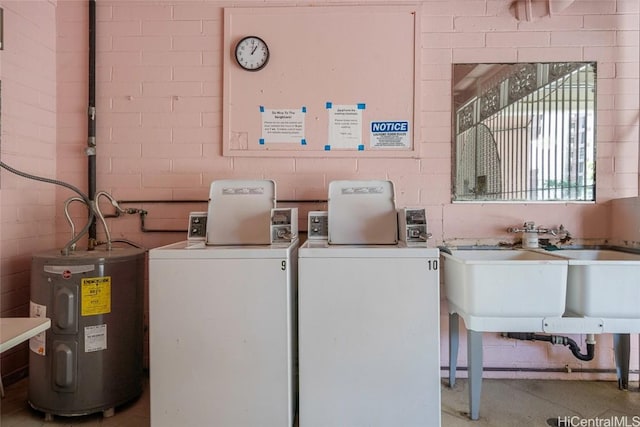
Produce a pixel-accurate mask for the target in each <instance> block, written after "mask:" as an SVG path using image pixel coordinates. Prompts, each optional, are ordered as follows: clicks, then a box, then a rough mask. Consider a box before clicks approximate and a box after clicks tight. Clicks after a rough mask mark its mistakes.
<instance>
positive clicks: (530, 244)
mask: <svg viewBox="0 0 640 427" xmlns="http://www.w3.org/2000/svg"><path fill="white" fill-rule="evenodd" d="M507 231H508V232H509V233H522V248H523V249H535V248H538V247H540V244H539V241H538V236H539V235H540V234H551V235H553V236H558V235H562V238H563V239H566V238H567V237H568V236H569V232H568V231H567V230H566V229H565V228H564V225H560V227H558V228H544V227H536V224H535V222H533V221H525V223H524V224H523V225H522V228H518V227H509V228H508V229H507Z"/></svg>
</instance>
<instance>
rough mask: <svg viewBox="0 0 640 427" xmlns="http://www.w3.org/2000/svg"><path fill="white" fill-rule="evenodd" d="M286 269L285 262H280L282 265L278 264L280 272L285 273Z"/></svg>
mask: <svg viewBox="0 0 640 427" xmlns="http://www.w3.org/2000/svg"><path fill="white" fill-rule="evenodd" d="M286 269H287V261H285V260H282V263H281V264H280V270H282V271H285V270H286Z"/></svg>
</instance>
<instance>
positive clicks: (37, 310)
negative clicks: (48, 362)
mask: <svg viewBox="0 0 640 427" xmlns="http://www.w3.org/2000/svg"><path fill="white" fill-rule="evenodd" d="M29 317H38V318H42V317H47V306H46V305H42V304H36V303H35V302H33V301H29ZM46 342H47V333H46V332H45V331H42V332H40V333H39V334H38V335H35V336H34V337H32V338H30V339H29V350H31V351H33V352H34V353H36V354H39V355H40V356H45V355H46V354H47V350H46V349H47V347H46V345H45V344H46Z"/></svg>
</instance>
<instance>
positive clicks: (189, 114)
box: [0, 0, 640, 367]
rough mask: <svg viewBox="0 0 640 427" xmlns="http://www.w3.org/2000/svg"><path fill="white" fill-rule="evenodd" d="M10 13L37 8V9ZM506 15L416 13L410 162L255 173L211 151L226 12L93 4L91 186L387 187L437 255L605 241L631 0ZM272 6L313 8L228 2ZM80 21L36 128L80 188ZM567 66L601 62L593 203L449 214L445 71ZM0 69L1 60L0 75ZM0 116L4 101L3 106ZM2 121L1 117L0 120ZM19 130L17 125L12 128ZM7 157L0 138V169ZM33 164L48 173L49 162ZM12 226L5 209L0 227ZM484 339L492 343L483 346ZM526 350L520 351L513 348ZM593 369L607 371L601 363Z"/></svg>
mask: <svg viewBox="0 0 640 427" xmlns="http://www.w3.org/2000/svg"><path fill="white" fill-rule="evenodd" d="M2 3H3V4H4V3H7V2H4V1H3V2H2ZM9 3H16V4H21V5H24V6H23V7H36V6H33V4H35V2H9ZM361 3H362V2H361ZM509 3H510V2H509V1H507V0H504V1H486V0H457V1H424V2H422V9H421V13H422V15H421V17H420V22H421V31H422V33H421V34H420V42H421V46H422V48H421V55H420V58H419V61H420V79H421V86H420V90H419V93H417V94H416V96H418V97H420V103H421V111H420V112H419V114H418V116H419V120H418V122H417V123H415V125H416V126H420V132H419V135H420V140H419V141H414V143H415V144H416V146H417V148H418V153H419V155H418V158H417V159H406V158H405V159H393V158H390V159H384V160H381V159H366V158H365V159H339V158H327V159H305V158H266V159H260V160H259V161H258V160H256V159H246V158H229V157H223V156H222V154H221V153H222V141H221V135H222V102H223V99H222V93H223V81H222V64H223V61H229V60H230V58H222V55H221V52H222V48H223V46H222V35H223V21H222V17H223V9H222V7H221V6H220V4H219V3H217V2H189V1H177V0H176V1H168V0H167V1H127V2H124V1H120V0H101V1H100V3H99V7H98V14H97V15H98V30H97V38H98V46H99V51H98V59H97V61H98V73H97V80H98V97H99V99H98V107H99V108H98V120H97V123H98V159H99V160H98V187H99V189H100V190H106V191H109V192H111V193H112V194H113V195H114V196H115V197H116V198H117V199H124V200H126V199H163V200H166V199H190V200H198V201H203V200H206V198H207V197H208V188H209V184H210V182H211V181H212V180H215V179H221V178H270V179H275V180H276V182H277V189H278V196H279V197H280V198H298V199H322V198H325V197H326V189H327V185H328V183H329V182H330V181H332V180H335V179H392V180H393V181H394V182H395V183H396V191H397V193H398V195H399V196H398V201H399V203H400V204H411V205H422V206H425V207H426V209H427V213H428V216H429V220H430V228H431V232H432V233H433V234H434V239H433V244H442V243H455V242H461V241H464V242H466V241H470V242H486V241H492V240H496V239H502V240H504V239H512V238H513V236H510V235H508V234H507V233H506V232H505V230H506V227H508V226H511V225H517V224H521V223H522V222H523V220H525V219H529V220H535V221H536V222H537V223H540V224H543V225H555V224H558V223H563V224H564V225H565V226H566V227H567V228H568V229H570V230H571V231H572V233H573V235H574V236H576V237H577V238H579V239H584V240H585V241H590V240H598V239H604V238H607V237H608V234H609V233H610V227H609V225H608V224H609V218H610V209H609V208H608V205H607V202H608V201H609V200H611V199H615V198H620V197H630V196H636V195H637V193H638V168H637V163H638V162H637V159H638V139H639V137H638V128H639V125H638V116H637V111H638V99H639V96H638V95H639V93H640V89H639V88H638V65H637V64H638V61H639V58H638V51H639V46H638V13H639V11H638V6H637V1H635V0H634V1H629V0H608V1H604V2H602V1H590V0H577V1H576V2H575V3H574V4H573V5H572V6H570V7H569V8H567V9H566V10H564V11H563V12H562V13H561V14H559V15H556V16H552V17H546V18H543V19H540V20H538V21H536V22H518V21H517V20H515V19H514V18H513V17H512V16H511V15H510V13H509V10H508V5H509ZM29 4H31V6H28V5H29ZM47 4H49V5H51V4H50V3H47ZM271 4H273V5H278V6H283V5H285V6H287V5H290V6H296V5H303V6H304V5H310V4H311V3H310V2H309V3H307V2H286V1H285V2H282V1H278V2H275V1H274V2H271V1H267V2H251V1H239V0H238V1H233V0H232V1H228V2H226V3H225V4H224V5H225V6H230V7H233V6H252V7H255V6H270V5H271ZM323 4H334V5H335V2H333V3H332V2H329V1H326V2H325V1H319V2H313V5H314V6H321V5H323ZM50 7H51V6H50ZM85 12H86V9H85V6H84V4H83V5H82V6H80V5H79V4H77V3H75V2H57V15H58V23H57V28H58V41H57V47H55V49H57V55H58V64H57V78H56V81H57V84H58V93H64V94H65V96H64V97H61V96H58V97H57V98H56V97H55V93H53V94H48V101H46V102H47V104H48V105H56V106H57V109H58V114H57V115H54V118H53V119H52V118H50V117H48V115H47V114H42V117H41V118H42V122H43V123H45V125H44V127H43V128H42V130H44V131H48V130H50V129H51V127H53V129H55V131H56V133H57V136H58V141H57V145H56V149H55V152H54V154H53V156H54V157H55V158H57V162H55V164H56V165H57V176H58V178H60V179H64V180H69V181H71V182H73V183H75V184H77V185H80V186H83V185H84V184H83V183H84V180H85V179H86V178H85V177H84V176H83V175H84V173H85V170H86V166H85V164H86V159H85V156H84V155H83V154H82V153H83V151H84V147H85V145H86V132H85V130H86V99H87V92H86V85H87V82H86V77H85V75H84V73H83V72H82V71H79V69H80V70H82V69H84V68H85V67H86V49H87V48H86V43H87V38H86V34H85V33H84V28H85V24H86V19H87V18H86V13H85ZM25 16H26V15H25ZM5 23H6V24H5V25H6V26H7V27H5V37H8V35H7V31H8V26H9V23H7V11H6V10H5ZM51 25H53V24H51ZM27 28H28V26H27ZM25 31H26V30H25ZM7 43H8V41H7ZM30 47H32V48H33V49H34V50H35V51H36V52H39V51H40V50H41V49H40V48H39V47H38V46H30ZM6 53H7V51H5V52H4V53H0V55H2V54H4V55H6ZM47 53H48V52H47ZM564 60H580V61H582V60H595V61H598V70H599V81H598V84H599V88H598V97H599V98H598V105H599V111H598V138H599V143H601V145H599V147H598V159H597V160H598V188H597V197H598V200H597V203H596V204H554V205H551V206H542V205H535V204H512V205H511V204H510V205H500V204H451V203H450V188H451V179H450V171H451V169H450V168H451V98H450V88H451V75H450V73H451V65H452V63H454V62H501V61H508V62H516V61H564ZM6 66H7V65H6V61H5V63H4V64H3V69H2V73H3V76H4V75H5V67H6ZM42 68H43V67H42V64H40V63H31V64H30V67H28V70H24V71H25V72H24V75H25V76H28V77H29V78H30V79H31V80H38V79H37V76H38V72H42V70H41V69H42ZM50 68H55V67H54V66H53V65H52V66H51V67H50ZM50 72H53V71H50ZM32 86H33V85H27V86H26V87H22V89H21V93H20V97H21V99H32V100H40V99H41V97H40V93H41V92H42V90H41V88H34V87H32ZM3 95H5V91H4V84H3ZM3 98H4V96H3ZM5 106H7V103H6V101H5V100H3V107H5ZM6 108H8V106H7V107H6ZM16 108H18V107H16ZM5 111H6V110H5V108H3V115H4V113H5ZM634 112H635V113H636V114H635V115H634ZM5 123H6V120H3V137H4V136H5V132H6V131H7V130H5ZM48 123H51V124H48ZM40 126H43V125H40ZM15 127H16V128H18V127H20V124H19V123H16V124H15ZM56 127H57V129H56ZM78 129H81V130H82V131H78ZM21 130H22V131H23V132H24V133H25V134H28V135H29V138H31V139H33V138H35V135H34V134H33V133H34V130H33V129H32V128H31V127H29V126H21ZM36 133H37V132H36ZM29 150H30V148H28V147H25V152H31V151H29ZM49 152H50V153H51V149H50V148H49ZM4 154H5V145H4V138H3V158H4ZM629 159H631V160H629ZM634 159H635V160H634ZM18 160H19V159H18ZM39 166H40V167H43V168H45V169H46V168H47V167H51V165H48V164H47V163H46V162H41V163H40V164H39ZM51 171H54V172H55V169H51ZM45 172H46V170H45ZM3 174H4V172H3ZM3 177H4V175H3ZM56 194H57V197H56V199H55V207H56V211H55V212H56V213H55V215H56V216H57V219H56V220H55V229H54V231H55V232H56V233H58V238H57V241H56V242H57V243H58V244H59V245H61V244H62V243H64V242H65V241H66V238H67V235H68V230H67V228H66V226H65V224H64V220H61V212H60V209H59V207H60V206H61V203H62V202H63V201H64V199H65V198H66V197H68V196H69V194H68V193H67V192H66V191H56ZM49 205H51V203H49ZM169 206H170V207H171V209H169V208H168V207H169ZM205 207H206V204H205V203H203V202H197V203H195V204H194V205H188V206H187V205H184V206H183V205H177V206H174V205H156V204H148V205H146V206H145V209H147V210H148V211H149V218H148V222H150V223H153V224H154V226H155V227H166V228H171V229H174V228H175V229H182V228H185V220H186V218H187V214H188V212H189V211H190V210H200V209H204V208H205ZM15 216H16V214H15V213H12V212H11V209H6V208H5V206H4V204H3V209H2V218H3V219H2V221H5V219H4V218H15ZM50 221H51V219H50ZM136 221H137V218H126V219H118V220H112V221H111V222H110V223H111V224H112V227H113V229H114V230H118V233H120V234H121V235H122V234H124V235H126V237H128V238H130V239H132V240H134V241H138V242H141V243H143V244H145V245H146V246H148V247H155V246H159V245H161V244H165V243H169V242H172V241H176V240H181V239H184V233H175V234H172V233H169V234H164V233H162V234H161V233H158V234H154V233H141V232H140V231H139V230H138V228H137V227H136ZM45 228H46V227H45ZM54 231H52V232H54ZM3 234H4V233H3ZM7 246H10V245H7V242H6V241H5V238H4V236H3V237H2V248H3V249H4V248H5V247H7ZM3 253H4V252H3ZM3 259H4V258H3ZM11 259H13V258H11ZM3 266H4V263H3ZM19 272H20V271H19ZM22 274H23V275H24V271H22ZM445 334H446V322H443V336H446V335H445ZM488 342H489V344H491V343H492V340H491V339H489V340H488ZM444 344H446V341H444V342H443V348H446V345H444ZM495 344H496V348H497V349H498V350H499V351H498V350H496V351H495V352H494V351H491V352H490V353H489V356H490V358H489V360H487V363H488V364H489V363H494V362H495V364H504V363H510V364H516V365H518V364H521V365H522V366H531V364H532V363H536V364H537V365H536V366H538V367H544V366H557V365H558V363H562V361H563V359H557V360H556V357H557V356H556V355H555V353H552V352H545V353H544V357H543V359H542V360H538V359H539V358H538V357H537V356H538V355H539V351H540V350H539V349H531V350H527V349H526V348H527V347H526V346H514V345H513V344H509V345H507V346H506V347H508V348H514V347H518V352H517V354H516V355H515V356H513V357H516V359H517V360H514V359H509V361H508V362H507V361H506V360H503V359H501V357H505V358H506V357H508V356H506V355H505V354H508V353H509V352H508V351H503V349H504V347H505V346H504V344H503V343H502V342H497V343H495ZM604 345H608V344H604ZM521 348H524V350H522V351H520V350H521ZM501 349H502V350H501ZM503 355H504V356H503ZM533 355H535V356H536V357H533ZM533 359H535V360H533ZM593 364H597V365H598V366H600V365H603V366H604V365H606V367H610V360H609V359H608V360H605V361H602V360H598V362H593ZM589 366H592V365H589Z"/></svg>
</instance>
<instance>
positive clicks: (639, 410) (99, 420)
mask: <svg viewBox="0 0 640 427" xmlns="http://www.w3.org/2000/svg"><path fill="white" fill-rule="evenodd" d="M27 381H28V380H27V379H24V380H21V381H19V382H18V383H15V384H12V385H10V386H7V387H6V396H5V398H4V399H2V402H1V405H2V410H1V412H2V417H1V419H0V425H1V426H2V427H52V426H87V427H95V426H102V427H147V426H149V387H148V382H147V383H146V384H145V391H144V393H143V394H142V396H141V397H140V398H139V399H138V400H136V401H135V402H132V403H131V404H128V405H125V406H123V407H120V408H117V409H116V413H115V415H114V416H113V417H109V418H104V417H103V416H102V414H94V415H88V416H84V417H72V418H65V417H54V420H53V421H51V422H45V421H44V418H43V415H42V414H41V413H39V412H36V411H34V410H32V409H31V408H30V407H29V405H28V403H27ZM446 384H447V381H446V380H443V381H442V426H443V427H459V426H474V427H484V426H497V427H509V426H556V427H565V426H566V427H573V426H620V427H632V426H639V427H640V392H639V391H638V386H637V383H635V382H634V383H632V384H631V387H630V391H620V390H618V387H617V383H615V382H609V381H557V380H512V379H485V380H484V381H483V390H482V400H481V405H480V419H479V420H478V421H471V420H469V418H468V416H467V411H468V400H467V399H468V395H467V381H466V379H458V380H457V383H456V386H455V388H453V389H450V388H449V387H448V386H447V385H446ZM176 427H178V426H176ZM202 427H206V426H204V425H203V426H202ZM211 427H233V426H211ZM344 427H349V426H344ZM390 427H408V426H390ZM424 427H433V426H424Z"/></svg>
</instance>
